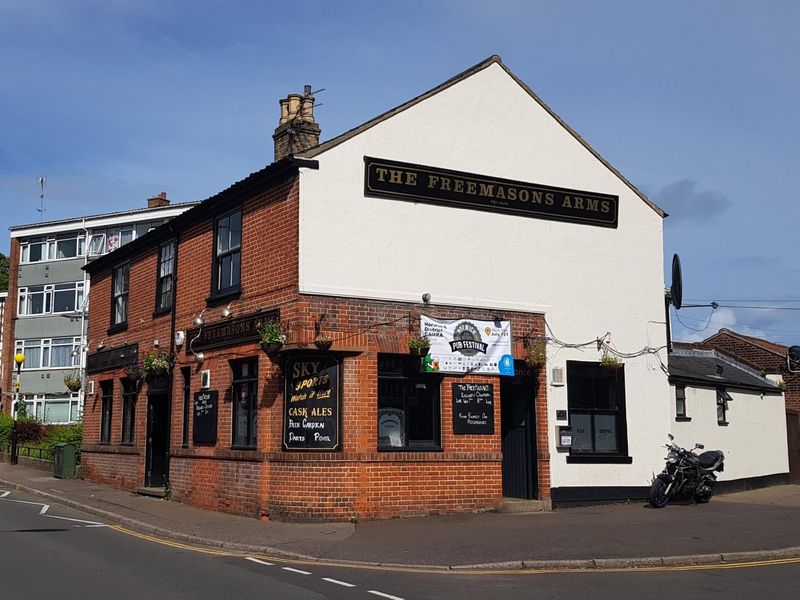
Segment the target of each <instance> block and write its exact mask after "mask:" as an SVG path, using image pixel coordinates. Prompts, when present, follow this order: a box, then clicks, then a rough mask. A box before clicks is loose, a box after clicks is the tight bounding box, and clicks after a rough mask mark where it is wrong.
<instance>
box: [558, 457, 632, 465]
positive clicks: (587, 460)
mask: <svg viewBox="0 0 800 600" xmlns="http://www.w3.org/2000/svg"><path fill="white" fill-rule="evenodd" d="M632 462H633V457H632V456H604V455H602V454H579V455H576V454H570V455H569V456H567V463H568V464H569V463H572V464H616V465H629V464H631V463H632Z"/></svg>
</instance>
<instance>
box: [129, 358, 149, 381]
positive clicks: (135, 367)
mask: <svg viewBox="0 0 800 600" xmlns="http://www.w3.org/2000/svg"><path fill="white" fill-rule="evenodd" d="M145 373H146V371H145V369H144V365H143V364H142V363H140V362H136V363H132V364H130V365H128V366H127V367H125V377H127V378H128V379H130V380H131V381H141V380H142V379H144V376H145Z"/></svg>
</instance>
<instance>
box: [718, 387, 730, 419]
mask: <svg viewBox="0 0 800 600" xmlns="http://www.w3.org/2000/svg"><path fill="white" fill-rule="evenodd" d="M730 401H731V396H730V394H728V392H726V391H725V388H717V425H727V424H728V402H730Z"/></svg>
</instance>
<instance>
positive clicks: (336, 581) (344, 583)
mask: <svg viewBox="0 0 800 600" xmlns="http://www.w3.org/2000/svg"><path fill="white" fill-rule="evenodd" d="M322 581H330V582H331V583H335V584H336V585H343V586H344V587H356V584H355V583H347V582H346V581H339V580H338V579H331V578H330V577H323V578H322Z"/></svg>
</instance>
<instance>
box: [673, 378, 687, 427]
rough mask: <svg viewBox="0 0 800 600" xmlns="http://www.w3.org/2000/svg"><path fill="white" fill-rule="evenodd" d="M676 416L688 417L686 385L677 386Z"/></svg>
mask: <svg viewBox="0 0 800 600" xmlns="http://www.w3.org/2000/svg"><path fill="white" fill-rule="evenodd" d="M675 417H676V418H678V419H685V418H686V386H685V385H676V386H675Z"/></svg>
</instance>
